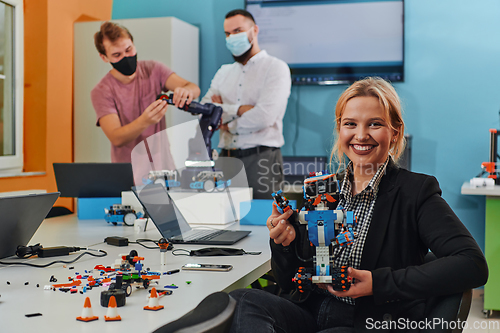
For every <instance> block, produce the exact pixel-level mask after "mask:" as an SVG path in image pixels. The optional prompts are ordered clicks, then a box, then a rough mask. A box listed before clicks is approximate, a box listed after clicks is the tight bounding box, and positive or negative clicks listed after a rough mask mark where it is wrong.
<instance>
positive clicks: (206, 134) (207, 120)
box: [157, 94, 222, 159]
mask: <svg viewBox="0 0 500 333" xmlns="http://www.w3.org/2000/svg"><path fill="white" fill-rule="evenodd" d="M173 97H174V94H170V95H167V94H160V95H158V97H157V99H163V100H165V101H166V102H167V103H168V104H171V105H173V104H174V102H173ZM181 110H184V111H187V112H189V113H191V114H193V115H198V114H201V115H202V116H201V118H200V128H201V134H202V135H203V141H204V142H205V147H206V149H207V151H208V156H209V157H210V159H212V135H213V134H214V132H215V130H216V129H217V128H218V126H219V124H220V119H221V117H222V108H221V107H220V106H217V105H214V104H211V103H206V104H201V103H198V102H191V104H189V105H184V107H183V108H182V109H181ZM195 139H196V138H195ZM193 148H194V150H197V148H195V147H191V145H190V150H192V149H193Z"/></svg>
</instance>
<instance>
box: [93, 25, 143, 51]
mask: <svg viewBox="0 0 500 333" xmlns="http://www.w3.org/2000/svg"><path fill="white" fill-rule="evenodd" d="M122 37H128V38H130V40H131V41H134V38H133V37H132V35H131V34H130V32H129V31H128V29H127V28H125V27H122V26H121V25H119V24H116V23H113V22H104V23H103V24H101V29H100V30H99V31H98V32H96V33H95V34H94V44H95V48H96V49H97V51H99V53H100V54H103V55H106V49H105V48H104V44H103V43H102V41H103V40H104V38H107V39H108V40H109V41H110V42H111V43H114V42H115V41H117V40H118V39H120V38H122Z"/></svg>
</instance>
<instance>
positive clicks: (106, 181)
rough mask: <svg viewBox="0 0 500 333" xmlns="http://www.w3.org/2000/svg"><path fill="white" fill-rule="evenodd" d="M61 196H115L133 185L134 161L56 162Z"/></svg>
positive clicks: (56, 173)
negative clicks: (132, 162)
mask: <svg viewBox="0 0 500 333" xmlns="http://www.w3.org/2000/svg"><path fill="white" fill-rule="evenodd" d="M54 174H55V176H56V183H57V190H58V191H59V192H61V197H73V198H114V197H121V195H122V191H130V188H131V187H132V186H134V174H133V172H132V164H131V163H54Z"/></svg>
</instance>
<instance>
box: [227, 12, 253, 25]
mask: <svg viewBox="0 0 500 333" xmlns="http://www.w3.org/2000/svg"><path fill="white" fill-rule="evenodd" d="M236 15H242V16H245V17H246V18H249V19H250V20H252V22H253V23H255V19H254V18H253V15H252V14H250V12H249V11H246V10H244V9H233V10H232V11H230V12H229V13H227V14H226V19H228V18H230V17H233V16H236Z"/></svg>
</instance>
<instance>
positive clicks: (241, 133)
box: [201, 50, 291, 149]
mask: <svg viewBox="0 0 500 333" xmlns="http://www.w3.org/2000/svg"><path fill="white" fill-rule="evenodd" d="M290 88H291V78H290V68H289V67H288V65H287V64H286V63H285V62H284V61H282V60H280V59H278V58H275V57H273V56H270V55H268V54H267V52H266V51H264V50H262V51H260V52H259V53H257V54H256V55H254V56H253V57H252V58H250V60H248V62H247V63H246V65H242V64H241V63H239V62H234V63H232V64H228V65H223V66H222V67H221V68H219V70H218V71H217V73H216V74H215V76H214V78H213V80H212V83H211V85H210V89H209V90H208V92H207V93H206V95H205V96H204V97H203V99H202V100H201V102H202V103H212V99H211V98H212V96H213V95H219V96H220V97H221V98H222V104H217V103H214V104H216V105H220V106H222V109H223V111H224V112H223V115H222V122H223V123H228V127H229V132H227V131H220V141H219V148H226V149H233V148H240V149H247V148H253V147H256V146H269V147H281V146H283V144H284V143H285V139H284V138H283V117H284V115H285V110H286V105H287V103H288V97H289V96H290ZM241 105H253V106H254V107H253V108H252V109H251V110H249V111H247V112H245V113H244V114H243V115H242V116H241V117H238V115H237V113H238V108H239V107H240V106H241Z"/></svg>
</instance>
